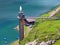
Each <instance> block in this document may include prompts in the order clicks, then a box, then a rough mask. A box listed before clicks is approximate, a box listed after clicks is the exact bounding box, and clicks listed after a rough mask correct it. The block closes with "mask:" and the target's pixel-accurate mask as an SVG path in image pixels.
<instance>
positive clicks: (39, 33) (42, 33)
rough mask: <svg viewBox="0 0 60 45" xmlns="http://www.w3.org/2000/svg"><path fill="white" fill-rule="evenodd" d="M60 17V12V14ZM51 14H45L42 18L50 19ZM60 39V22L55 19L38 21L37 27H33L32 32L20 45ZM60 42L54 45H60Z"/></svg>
mask: <svg viewBox="0 0 60 45" xmlns="http://www.w3.org/2000/svg"><path fill="white" fill-rule="evenodd" d="M55 15H57V17H59V16H58V15H60V12H58V13H57V14H55ZM48 16H49V14H48V13H46V14H43V15H42V16H41V17H48ZM59 37H60V20H55V19H39V18H38V19H36V22H35V25H33V27H32V30H31V31H30V32H29V33H28V35H27V36H26V37H25V38H24V40H22V41H21V42H20V45H24V44H25V43H27V42H30V41H34V40H36V39H37V42H42V41H48V40H57V38H59ZM59 44H60V40H58V41H56V43H55V44H54V45H59Z"/></svg>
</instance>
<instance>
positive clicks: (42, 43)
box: [39, 41, 48, 45]
mask: <svg viewBox="0 0 60 45" xmlns="http://www.w3.org/2000/svg"><path fill="white" fill-rule="evenodd" d="M39 45H48V43H46V42H44V41H43V42H41V43H40V44H39Z"/></svg>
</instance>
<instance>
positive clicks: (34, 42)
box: [25, 40, 55, 45]
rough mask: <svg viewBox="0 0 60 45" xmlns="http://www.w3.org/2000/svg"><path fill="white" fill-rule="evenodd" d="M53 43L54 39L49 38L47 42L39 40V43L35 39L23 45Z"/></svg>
mask: <svg viewBox="0 0 60 45" xmlns="http://www.w3.org/2000/svg"><path fill="white" fill-rule="evenodd" d="M53 43H55V40H49V41H47V42H44V41H43V42H41V43H38V42H36V40H34V41H33V42H29V43H26V44H25V45H50V44H53Z"/></svg>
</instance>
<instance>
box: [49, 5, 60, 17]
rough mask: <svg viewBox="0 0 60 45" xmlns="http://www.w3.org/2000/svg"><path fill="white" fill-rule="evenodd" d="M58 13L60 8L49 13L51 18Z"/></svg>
mask: <svg viewBox="0 0 60 45" xmlns="http://www.w3.org/2000/svg"><path fill="white" fill-rule="evenodd" d="M58 11H60V6H59V7H58V8H57V9H55V10H53V11H52V12H50V13H49V14H50V16H49V18H50V17H52V16H54V15H55V14H56V13H57V12H58Z"/></svg>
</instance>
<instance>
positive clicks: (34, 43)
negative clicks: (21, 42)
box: [25, 40, 37, 45]
mask: <svg viewBox="0 0 60 45" xmlns="http://www.w3.org/2000/svg"><path fill="white" fill-rule="evenodd" d="M36 44H37V42H36V40H34V41H33V42H29V43H26V44H25V45H36Z"/></svg>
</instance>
